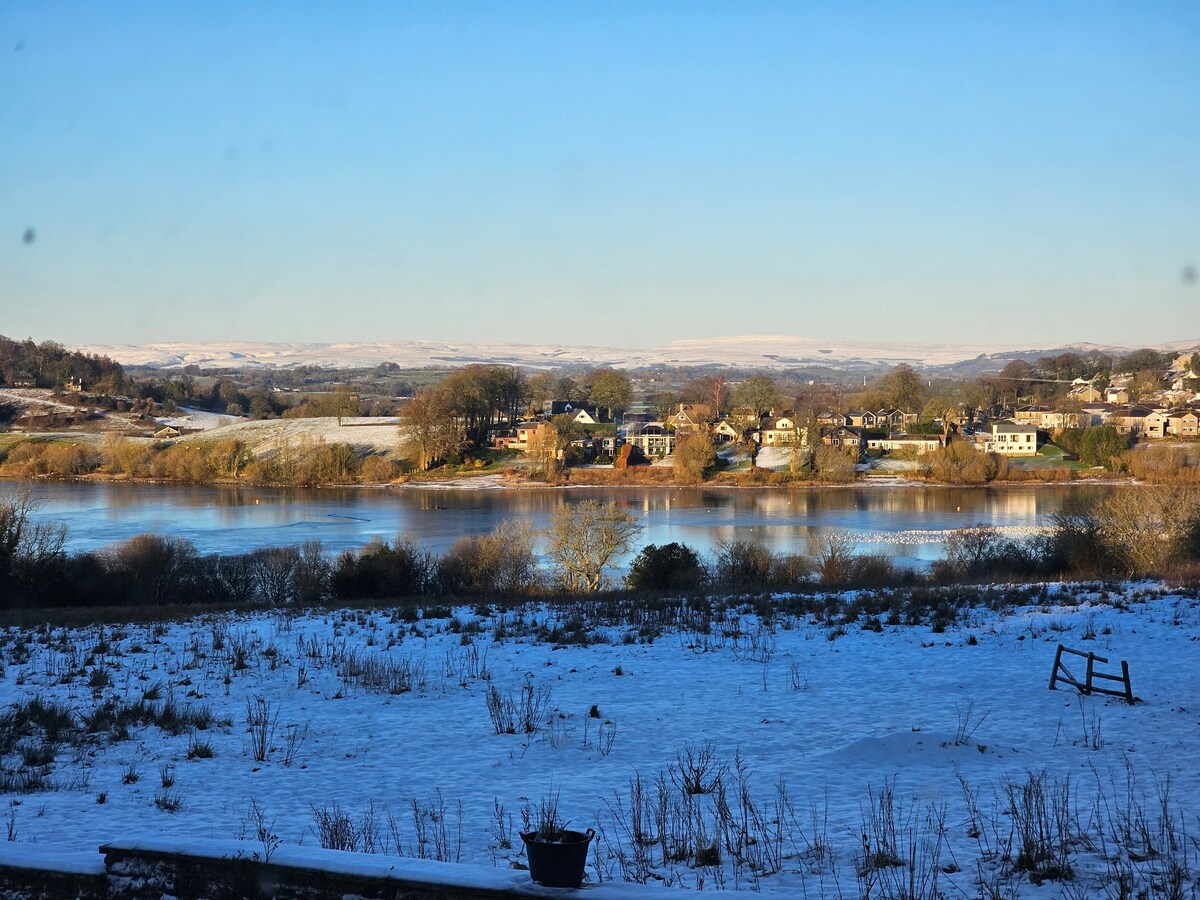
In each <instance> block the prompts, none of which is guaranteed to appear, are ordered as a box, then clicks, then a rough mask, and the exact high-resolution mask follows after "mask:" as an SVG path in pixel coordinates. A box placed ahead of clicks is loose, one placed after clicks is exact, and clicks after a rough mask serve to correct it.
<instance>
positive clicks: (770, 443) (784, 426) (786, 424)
mask: <svg viewBox="0 0 1200 900" xmlns="http://www.w3.org/2000/svg"><path fill="white" fill-rule="evenodd" d="M757 439H758V443H759V446H762V447H775V446H779V445H780V444H794V443H796V442H797V441H799V442H800V444H801V446H804V445H805V443H806V437H805V433H804V429H802V428H801V427H800V422H799V420H797V419H796V418H795V417H793V416H790V415H784V416H768V417H767V418H765V419H763V422H762V427H761V428H759V430H758V436H757Z"/></svg>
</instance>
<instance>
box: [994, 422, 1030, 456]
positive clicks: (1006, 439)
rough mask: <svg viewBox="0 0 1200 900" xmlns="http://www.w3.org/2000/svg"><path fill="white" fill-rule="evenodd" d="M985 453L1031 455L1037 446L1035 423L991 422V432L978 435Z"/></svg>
mask: <svg viewBox="0 0 1200 900" xmlns="http://www.w3.org/2000/svg"><path fill="white" fill-rule="evenodd" d="M980 437H981V438H982V441H981V443H982V447H981V449H982V450H983V451H984V452H985V453H999V454H1002V455H1004V456H1033V455H1034V454H1036V453H1037V448H1038V429H1037V426H1036V425H1029V424H1028V423H1016V422H993V423H992V431H991V434H983V435H980Z"/></svg>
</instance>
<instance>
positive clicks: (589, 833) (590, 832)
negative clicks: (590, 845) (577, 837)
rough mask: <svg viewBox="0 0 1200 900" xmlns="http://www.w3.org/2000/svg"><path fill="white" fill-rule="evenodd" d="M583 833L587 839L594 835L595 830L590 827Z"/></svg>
mask: <svg viewBox="0 0 1200 900" xmlns="http://www.w3.org/2000/svg"><path fill="white" fill-rule="evenodd" d="M584 834H586V835H587V838H588V840H589V841H590V840H591V839H592V838H594V837H595V836H596V832H595V831H593V830H592V829H591V828H589V829H588V830H587V831H585V832H584Z"/></svg>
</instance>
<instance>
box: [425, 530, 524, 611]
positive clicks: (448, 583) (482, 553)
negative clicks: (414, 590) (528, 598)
mask: <svg viewBox="0 0 1200 900" xmlns="http://www.w3.org/2000/svg"><path fill="white" fill-rule="evenodd" d="M533 545H534V532H533V528H532V527H531V526H530V525H529V524H528V523H526V522H521V521H518V520H516V519H507V520H505V521H503V522H501V523H500V524H499V525H498V526H497V527H496V528H495V530H494V531H492V533H491V534H485V535H478V536H473V537H461V538H459V539H458V540H457V541H455V542H454V546H452V547H451V548H450V549H449V550H448V551H446V553H445V554H444V555H443V556H442V557H441V559H439V560H438V563H437V581H438V588H439V590H440V591H441V592H442V593H446V594H459V595H467V596H471V595H481V594H490V593H499V594H510V595H511V594H528V593H531V592H532V591H534V590H535V589H536V588H537V587H538V584H539V580H540V579H539V578H538V573H537V557H536V555H535V554H534V549H533Z"/></svg>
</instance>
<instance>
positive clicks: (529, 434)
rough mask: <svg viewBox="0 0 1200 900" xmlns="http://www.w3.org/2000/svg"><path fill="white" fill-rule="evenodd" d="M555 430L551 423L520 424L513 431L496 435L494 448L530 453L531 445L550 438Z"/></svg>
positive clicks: (505, 431) (508, 430) (493, 442)
mask: <svg viewBox="0 0 1200 900" xmlns="http://www.w3.org/2000/svg"><path fill="white" fill-rule="evenodd" d="M553 428H554V426H553V425H551V424H550V423H549V422H519V423H518V424H517V426H516V427H515V428H513V429H506V430H504V431H501V432H498V433H496V434H495V436H494V437H493V438H492V446H493V447H497V448H499V449H501V450H520V451H521V452H522V453H528V452H529V447H530V445H531V444H533V443H534V442H536V441H539V440H541V439H542V438H545V437H546V436H548V435H549V433H550V432H551V431H552V430H553Z"/></svg>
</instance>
